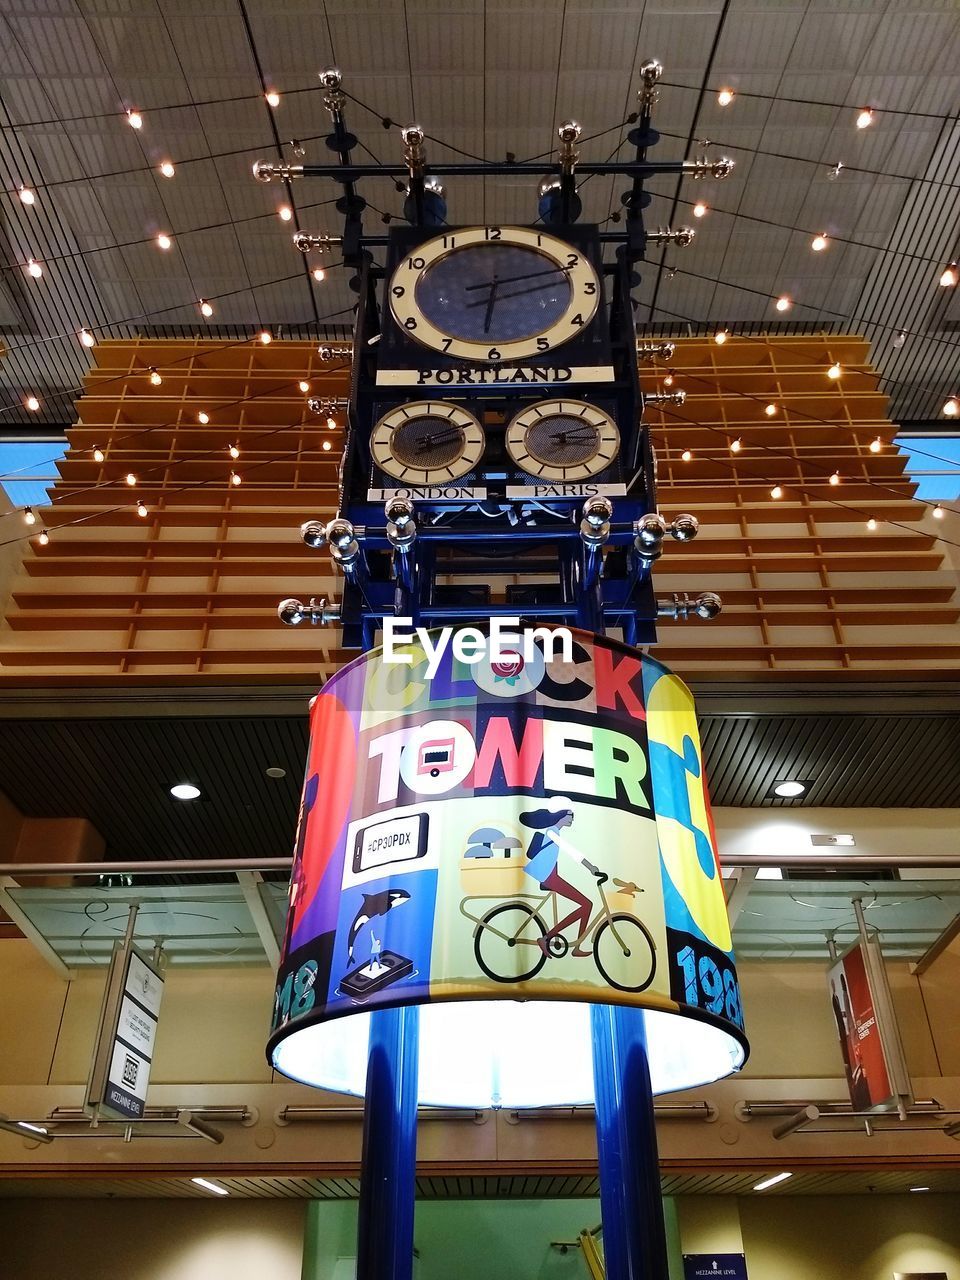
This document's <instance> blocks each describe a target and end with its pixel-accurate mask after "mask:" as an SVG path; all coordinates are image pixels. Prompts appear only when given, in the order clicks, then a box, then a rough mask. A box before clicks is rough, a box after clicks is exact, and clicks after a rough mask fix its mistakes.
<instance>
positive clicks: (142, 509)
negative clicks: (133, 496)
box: [137, 502, 147, 520]
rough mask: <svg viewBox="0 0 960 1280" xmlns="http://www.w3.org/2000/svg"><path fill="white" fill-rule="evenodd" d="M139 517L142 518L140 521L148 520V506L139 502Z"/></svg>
mask: <svg viewBox="0 0 960 1280" xmlns="http://www.w3.org/2000/svg"><path fill="white" fill-rule="evenodd" d="M137 515H138V516H139V517H140V519H141V520H146V518H147V504H146V503H145V502H138V503H137Z"/></svg>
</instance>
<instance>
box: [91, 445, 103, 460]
mask: <svg viewBox="0 0 960 1280" xmlns="http://www.w3.org/2000/svg"><path fill="white" fill-rule="evenodd" d="M93 460H94V462H102V461H103V450H102V449H101V448H100V446H99V445H96V446H95V447H94V450H93Z"/></svg>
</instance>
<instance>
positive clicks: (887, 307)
mask: <svg viewBox="0 0 960 1280" xmlns="http://www.w3.org/2000/svg"><path fill="white" fill-rule="evenodd" d="M651 56H654V57H657V58H658V59H660V61H661V62H662V63H663V65H664V68H665V73H664V83H663V87H662V92H661V101H660V103H659V105H658V107H657V109H656V115H655V123H656V125H657V127H658V128H659V129H660V130H661V132H662V135H663V137H662V141H661V143H660V144H659V146H658V148H657V150H656V157H657V158H668V159H680V158H682V157H684V156H686V155H692V154H695V153H696V152H698V151H699V150H701V149H702V148H701V147H700V146H699V141H700V140H702V139H704V138H708V139H711V140H712V141H713V142H714V143H715V145H714V146H713V147H712V148H711V154H713V155H720V154H728V155H730V156H732V157H733V158H734V159H735V160H736V169H735V170H734V174H733V176H732V177H731V178H730V179H728V180H727V181H726V182H724V183H722V184H720V183H717V182H715V181H713V180H707V181H705V182H701V183H696V184H694V183H693V182H692V180H690V179H686V180H684V181H682V182H680V183H678V182H677V180H676V179H674V178H665V177H664V178H659V179H656V180H654V181H653V182H652V183H651V184H650V190H651V191H652V192H654V194H655V199H654V201H653V204H652V206H651V208H650V210H649V215H648V221H649V225H650V226H656V225H665V224H667V223H671V224H672V225H674V226H676V225H680V224H683V223H685V222H689V221H691V218H690V205H691V203H692V201H694V200H696V199H703V200H705V201H706V202H707V203H708V204H709V205H710V206H711V211H710V212H709V214H708V216H707V217H705V218H704V219H703V220H702V222H700V223H698V224H697V229H698V232H699V235H698V237H697V240H696V241H695V243H694V244H693V246H691V247H690V248H688V249H686V250H683V251H671V252H670V253H669V254H667V255H665V256H666V258H667V262H668V265H670V266H673V267H676V268H677V270H676V274H674V275H672V276H671V275H670V273H669V272H668V271H665V270H664V269H663V266H664V255H661V254H660V253H659V251H657V252H656V253H655V254H654V255H653V256H652V260H651V263H650V265H649V267H648V268H647V269H646V270H644V272H643V278H642V283H641V284H640V286H639V288H638V291H637V298H638V300H639V303H640V306H639V309H638V318H639V319H640V320H641V321H642V322H643V323H644V324H650V325H652V326H661V327H662V326H666V327H668V328H673V329H675V328H677V327H678V326H685V325H686V324H687V323H690V324H692V325H693V326H694V327H695V328H700V327H702V326H703V325H706V324H709V325H710V326H711V327H712V326H713V325H715V324H723V325H728V326H730V327H731V328H737V327H739V328H740V329H749V330H750V331H751V332H755V331H757V330H765V329H770V330H772V331H776V330H777V329H780V328H790V327H791V326H796V325H799V326H802V327H813V328H815V329H822V328H828V329H854V330H858V331H864V332H865V333H866V334H867V335H868V336H869V337H870V338H871V339H872V341H873V343H874V359H875V361H876V362H877V364H878V365H879V367H880V369H881V371H882V373H883V376H884V378H885V380H886V381H885V387H886V389H887V390H888V392H889V393H890V394H891V396H892V400H893V416H894V417H896V418H898V419H899V420H901V421H910V420H922V419H925V418H936V417H938V416H939V413H940V408H941V406H942V404H943V401H944V399H945V398H946V396H947V395H948V394H951V393H952V392H954V391H955V390H957V387H956V385H955V378H956V365H957V359H956V341H957V323H958V320H960V289H940V288H938V287H937V283H936V282H937V278H938V276H939V273H940V270H941V269H942V266H943V265H944V264H945V263H946V262H947V261H949V260H950V259H952V258H955V257H958V256H960V121H958V116H957V101H956V67H957V64H958V61H960V24H958V23H957V21H956V4H955V0H632V2H629V0H619V2H617V0H606V2H605V3H603V4H602V5H601V4H598V3H597V2H596V0H326V3H324V0H125V2H124V4H122V5H117V4H116V3H115V2H114V0H111V2H110V3H106V0H48V2H47V3H45V4H44V5H43V6H41V7H38V6H37V5H36V4H34V3H33V2H32V0H5V3H4V5H3V11H2V14H0V169H2V174H3V180H4V186H5V187H6V188H7V191H8V195H7V197H6V198H5V200H4V201H3V205H2V216H0V253H2V254H4V255H5V259H6V263H5V265H6V270H5V271H4V273H3V281H2V283H0V339H2V341H3V343H4V344H5V346H6V347H7V348H8V349H9V350H8V354H7V355H6V357H5V358H2V359H0V383H2V387H0V410H2V416H0V423H2V424H4V426H5V427H6V428H7V429H9V430H11V431H14V430H16V429H18V428H19V429H20V430H21V431H24V430H34V431H37V430H43V427H42V426H40V427H38V418H39V420H40V421H41V423H46V424H47V428H46V429H47V430H50V429H51V428H52V427H53V426H55V425H56V424H60V423H63V422H65V421H69V420H70V418H71V416H72V408H71V406H72V401H73V400H74V399H75V396H76V388H77V387H78V386H79V384H80V382H81V380H82V378H83V374H84V371H85V369H86V367H87V364H88V354H87V352H86V350H85V349H84V348H83V347H82V346H81V345H80V343H79V342H78V340H77V332H78V330H79V329H80V328H82V327H84V326H87V327H91V328H92V327H96V330H97V332H98V333H99V334H101V335H103V336H124V335H127V334H130V333H133V332H144V331H146V332H184V331H186V332H193V331H195V330H196V329H197V328H198V327H199V326H201V325H202V326H203V327H204V331H205V332H211V333H213V334H216V335H222V334H226V335H244V334H246V333H247V332H250V331H252V330H254V329H255V328H260V327H261V326H263V325H267V326H269V327H271V328H272V329H277V328H280V329H281V331H282V332H284V333H288V334H294V335H298V336H301V335H304V334H310V333H316V332H318V331H319V330H321V329H322V328H323V326H324V325H326V324H336V325H341V326H342V325H343V324H344V323H348V322H349V319H350V308H351V306H352V301H353V295H352V294H351V293H350V291H349V289H348V286H347V280H346V273H345V272H344V271H339V270H330V271H328V273H327V279H326V280H325V281H324V282H323V283H322V284H320V285H318V284H315V283H314V282H313V281H312V280H311V279H310V277H309V275H308V274H307V271H306V264H305V262H304V261H303V260H302V259H301V256H300V255H299V254H298V253H296V251H295V250H294V249H293V248H292V246H291V243H290V233H291V230H292V229H294V228H295V227H297V226H299V227H302V228H303V229H306V230H311V231H314V230H316V231H327V232H331V233H336V232H337V231H338V229H339V228H338V225H337V221H336V215H335V213H334V211H333V208H332V205H331V204H330V203H328V202H329V201H330V199H331V198H332V197H334V196H335V195H336V194H338V192H337V191H336V190H335V189H334V188H333V187H332V186H331V185H330V184H324V183H323V182H322V181H309V182H304V183H302V184H299V185H296V186H294V187H293V188H292V189H291V193H290V194H291V195H292V197H293V203H294V207H295V218H294V221H293V222H291V223H284V222H281V221H280V220H279V218H278V217H277V215H276V208H277V205H278V204H279V203H280V202H282V201H283V200H284V199H285V195H284V192H283V190H282V188H278V187H276V186H272V185H271V186H262V185H259V184H257V183H255V182H254V181H253V180H252V178H251V176H250V166H251V163H252V162H253V160H254V159H256V158H258V157H261V158H272V159H275V158H277V156H278V155H280V154H282V155H283V156H284V158H285V159H287V160H288V161H292V160H294V159H295V157H294V155H293V152H292V148H291V146H290V145H289V144H290V140H291V139H294V138H297V139H300V140H301V141H303V143H304V145H305V147H306V153H307V158H308V160H312V161H318V160H321V159H323V158H325V157H328V156H329V152H327V151H326V149H325V147H324V145H323V142H322V141H321V140H320V139H322V137H323V136H324V134H325V133H326V131H327V129H328V117H327V114H326V112H325V111H324V109H323V106H322V102H321V94H320V92H319V90H318V82H317V76H316V73H317V71H318V69H320V68H322V67H325V66H327V65H330V64H332V63H336V64H337V65H339V67H340V68H341V70H342V72H343V74H344V86H345V88H346V89H347V90H348V92H349V93H350V94H351V95H353V97H354V98H356V99H359V100H360V102H361V103H363V104H366V106H368V107H369V108H370V109H369V110H368V109H366V107H363V106H359V105H357V104H356V103H355V102H351V103H349V104H348V122H349V125H350V127H351V128H352V129H353V130H354V131H355V132H356V133H357V135H358V137H359V139H360V142H361V146H362V148H363V150H362V151H361V152H358V153H357V154H358V156H360V157H361V158H363V159H367V158H368V157H369V155H370V154H372V155H373V156H374V157H375V158H376V159H377V160H390V161H393V162H398V161H399V159H400V141H399V137H398V133H397V130H396V128H393V129H390V130H385V129H384V127H383V125H382V123H381V118H382V117H389V118H390V119H391V120H393V121H395V122H397V123H398V124H406V123H411V122H412V121H414V120H417V121H418V122H419V123H420V124H421V125H422V126H423V127H424V128H425V129H426V130H427V132H428V134H429V135H431V140H430V141H429V143H428V160H432V161H433V162H434V163H435V164H438V165H439V164H442V162H443V160H445V159H446V160H451V159H459V158H462V157H460V156H459V154H458V153H457V152H456V151H455V150H453V149H452V148H460V149H462V150H464V151H467V152H470V153H474V154H476V155H482V156H487V157H493V158H498V159H502V158H504V157H505V156H506V154H507V152H512V153H513V154H514V155H516V156H517V157H518V158H524V157H527V156H535V155H538V154H540V153H549V152H550V151H551V150H552V148H553V143H554V140H555V134H554V130H555V126H556V125H557V123H558V122H559V121H560V120H562V119H564V118H567V117H571V116H572V117H575V118H577V119H578V120H580V121H581V123H582V124H583V127H584V133H585V134H587V135H589V134H594V133H602V136H601V137H598V138H595V139H594V140H592V141H589V142H587V143H585V145H584V147H583V153H582V154H583V158H584V159H606V158H608V157H609V156H610V154H611V153H612V152H614V151H615V149H616V148H617V146H618V144H619V143H620V140H621V138H622V137H623V131H622V130H620V129H618V128H616V127H615V126H617V125H618V123H620V122H622V121H623V120H624V119H625V117H626V116H627V115H628V113H629V112H631V111H632V110H633V109H634V107H635V105H636V90H637V85H638V68H639V66H640V65H641V63H642V62H643V61H644V60H646V59H647V58H649V57H651ZM721 86H730V87H732V88H733V89H735V90H737V92H738V96H737V97H736V99H735V101H734V103H733V104H732V106H729V107H727V108H725V109H723V108H721V107H720V106H719V105H718V104H717V100H716V90H717V89H718V88H719V87H721ZM267 88H270V89H273V88H276V89H277V90H279V91H280V92H281V93H282V94H283V96H282V99H281V103H280V106H279V107H278V108H277V109H276V110H272V109H271V108H270V107H269V106H268V105H267V104H266V102H265V100H264V97H263V93H264V90H265V89H267ZM751 95H756V96H751ZM866 105H870V106H872V107H875V108H883V109H884V110H883V112H878V115H877V118H876V121H875V123H874V124H873V125H872V126H871V127H870V128H867V129H865V130H862V131H861V130H858V129H857V128H856V127H855V125H854V120H855V116H856V112H857V110H858V109H859V108H861V107H863V106H866ZM130 108H137V109H138V110H140V111H141V112H142V113H143V119H144V124H143V128H142V130H140V131H139V132H137V131H134V130H133V129H131V128H130V127H129V125H128V124H127V123H126V120H125V117H124V114H123V112H124V111H125V110H126V109H130ZM951 113H952V114H951ZM437 139H440V140H442V142H440V141H437ZM446 144H449V145H446ZM620 154H621V156H622V157H626V156H627V155H628V154H629V148H626V149H625V150H624V151H622V152H621V153H620ZM165 159H172V160H174V161H175V163H176V166H177V170H176V176H175V177H174V178H172V179H166V178H164V177H161V176H160V175H159V174H158V172H157V165H158V164H159V163H160V161H161V160H165ZM838 162H842V164H843V165H844V168H843V170H842V171H841V174H840V177H839V179H838V180H837V181H828V180H827V174H828V172H829V170H830V168H831V167H832V166H835V165H836V164H837V163H838ZM21 183H26V184H28V185H31V186H33V187H35V188H36V190H37V199H36V202H35V204H34V205H32V206H30V207H27V206H25V205H23V204H22V203H21V202H20V200H19V199H18V198H17V196H16V194H15V193H16V191H17V188H18V187H19V185H20V184H21ZM448 185H449V205H450V212H449V217H450V219H451V221H452V222H461V223H470V222H477V221H487V222H493V221H497V222H511V221H518V222H522V221H532V220H533V218H534V216H535V209H534V199H535V196H534V192H533V190H532V189H531V188H530V185H529V184H528V183H527V182H526V181H520V180H517V179H510V178H509V177H507V178H497V179H494V178H484V179H483V180H471V179H464V178H460V179H456V180H454V181H452V182H450V183H449V184H448ZM620 185H622V184H618V183H617V182H616V181H615V180H612V179H608V178H604V177H597V178H593V179H589V178H588V179H586V180H585V181H584V183H583V186H582V195H583V199H584V203H585V212H584V220H596V221H599V222H603V221H605V220H606V219H608V217H609V216H610V214H611V213H612V212H613V211H614V210H615V209H616V207H617V201H618V197H619V190H620ZM361 189H362V192H363V194H364V195H365V196H366V198H367V199H368V201H369V202H370V213H369V215H368V225H372V226H373V227H374V229H375V230H377V231H382V229H383V228H382V226H381V225H380V215H381V213H384V212H385V213H387V214H390V215H393V216H397V215H398V214H399V207H400V198H399V196H398V194H397V191H396V190H395V187H394V184H393V182H392V181H391V180H388V179H383V178H376V179H371V180H369V181H365V182H364V183H363V184H362V188H361ZM159 231H166V232H169V233H171V234H172V235H173V237H174V244H173V248H172V249H171V250H170V251H169V252H167V253H163V252H162V251H161V250H159V249H158V248H157V247H156V244H155V236H156V235H157V233H158V232H159ZM820 231H825V232H827V233H828V235H830V236H831V237H833V240H832V243H831V245H830V248H829V249H828V251H827V252H825V253H821V254H814V253H812V252H811V250H810V247H809V241H810V236H811V234H812V233H814V232H820ZM31 257H32V258H34V259H36V260H37V261H39V262H42V263H43V264H44V275H43V277H42V279H40V280H34V279H31V278H29V277H28V276H27V274H26V272H25V270H24V268H23V265H22V264H25V263H26V261H27V259H28V258H31ZM781 293H787V294H789V295H791V296H792V297H793V298H794V299H795V300H796V305H795V306H794V308H793V311H792V312H791V313H790V321H791V324H790V325H774V324H772V323H771V322H772V321H773V320H774V318H775V317H776V315H777V313H776V312H775V311H774V310H773V306H772V299H773V298H774V297H776V296H777V295H779V294H781ZM201 297H205V298H211V299H214V300H215V305H216V314H215V316H214V317H213V320H212V321H211V323H210V324H209V325H204V322H203V321H202V320H201V319H200V318H199V315H198V311H197V301H198V299H199V298H201ZM901 329H903V330H905V331H907V337H906V340H905V341H904V343H903V344H902V345H901V346H894V345H893V339H894V338H895V336H896V334H897V332H898V331H899V330H901ZM341 331H342V330H341ZM27 394H36V395H37V396H39V398H40V399H41V401H42V410H41V413H40V414H39V415H37V414H29V413H27V412H26V411H25V410H24V409H23V408H22V407H21V401H22V398H23V396H25V395H27Z"/></svg>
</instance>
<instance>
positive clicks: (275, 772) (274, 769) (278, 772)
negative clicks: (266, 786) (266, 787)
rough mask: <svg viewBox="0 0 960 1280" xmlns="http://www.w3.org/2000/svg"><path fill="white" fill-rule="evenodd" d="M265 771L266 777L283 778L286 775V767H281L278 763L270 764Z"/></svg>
mask: <svg viewBox="0 0 960 1280" xmlns="http://www.w3.org/2000/svg"><path fill="white" fill-rule="evenodd" d="M266 773H267V777H268V778H285V777H286V776H287V771H286V769H281V768H280V766H279V765H278V764H272V765H271V766H270V768H269V769H267V771H266Z"/></svg>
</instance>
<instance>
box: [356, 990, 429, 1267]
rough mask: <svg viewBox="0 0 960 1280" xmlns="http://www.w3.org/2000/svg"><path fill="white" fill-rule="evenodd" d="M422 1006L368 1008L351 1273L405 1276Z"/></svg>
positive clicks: (410, 1259) (410, 1264) (410, 1251)
mask: <svg viewBox="0 0 960 1280" xmlns="http://www.w3.org/2000/svg"><path fill="white" fill-rule="evenodd" d="M419 1015H420V1010H419V1009H418V1008H417V1006H416V1005H413V1006H411V1007H410V1008H406V1009H381V1010H377V1012H376V1013H371V1015H370V1046H369V1049H368V1056H367V1093H366V1104H365V1107H364V1113H363V1156H362V1164H361V1168H360V1207H359V1219H358V1223H357V1280H411V1277H412V1275H413V1212H414V1199H415V1192H416V1172H417V1069H418V1064H419V1029H420V1017H419Z"/></svg>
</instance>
